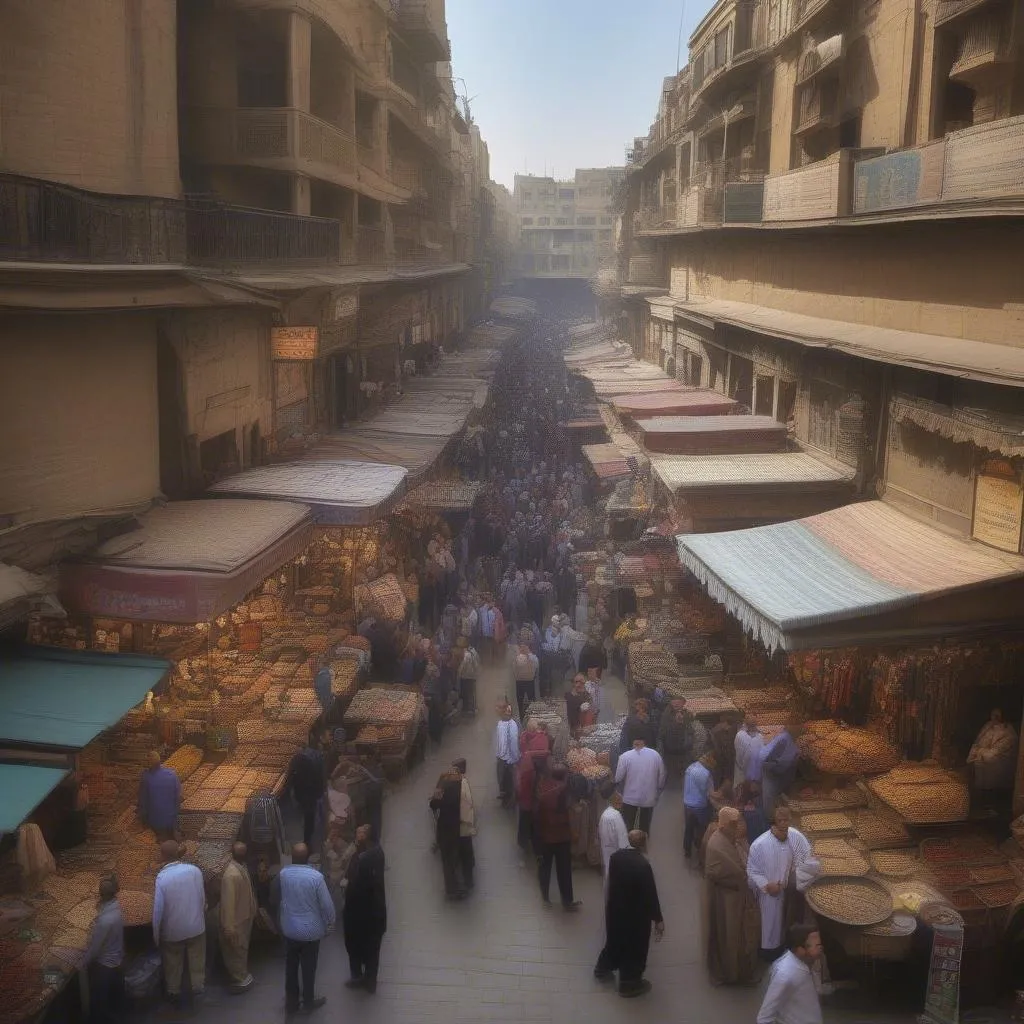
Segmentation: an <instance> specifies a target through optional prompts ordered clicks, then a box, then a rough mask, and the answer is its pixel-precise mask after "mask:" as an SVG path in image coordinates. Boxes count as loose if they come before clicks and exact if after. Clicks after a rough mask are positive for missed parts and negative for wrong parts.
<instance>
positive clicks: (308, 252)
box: [0, 0, 489, 564]
mask: <svg viewBox="0 0 1024 1024" xmlns="http://www.w3.org/2000/svg"><path fill="white" fill-rule="evenodd" d="M448 60H449V45H448V40H447V29H446V24H445V17H444V4H443V0H345V2H342V0H297V2H296V0H225V2H222V3H217V4H212V3H208V2H206V0H177V2H176V0H128V2H125V0H97V2H95V3H90V4H81V3H77V2H73V0H54V2H52V3H46V4H35V5H32V4H7V5H4V7H3V10H2V11H0V362H2V365H3V369H4V372H3V374H2V378H3V381H4V384H3V385H0V389H2V395H0V408H2V409H3V413H2V422H3V430H2V431H0V434H2V436H3V441H2V442H0V476H2V477H3V479H4V481H5V488H4V499H5V500H4V502H3V506H2V509H0V515H2V517H3V521H4V523H5V525H7V526H9V527H23V529H20V530H18V531H16V532H17V533H18V536H19V538H20V539H19V541H18V545H17V546H16V547H17V551H18V557H20V558H22V560H23V561H24V562H25V563H26V564H33V563H35V562H46V561H48V560H49V559H50V558H51V557H52V556H54V554H55V553H56V552H57V551H59V550H60V549H61V546H62V545H63V544H70V543H71V542H72V538H77V539H76V540H75V544H78V545H86V546H87V545H88V544H89V543H90V537H92V536H93V535H94V533H95V530H94V529H92V527H94V526H95V525H96V524H97V523H102V522H103V521H104V520H105V519H106V518H108V517H110V516H116V515H122V514H125V513H126V512H131V511H132V510H135V509H137V508H139V507H144V506H146V505H147V504H148V503H149V502H150V501H152V500H153V499H154V498H155V497H156V496H157V495H158V494H161V493H162V494H165V495H167V496H170V497H186V496H190V495H194V494H196V493H199V492H200V491H201V490H202V489H203V488H204V487H205V485H206V484H207V483H209V481H210V480H211V479H212V478H214V477H215V476H217V475H218V474H221V473H223V472H224V471H226V470H228V469H231V468H241V467H244V466H248V465H251V464H254V463H258V462H260V461H262V460H264V459H266V458H271V457H276V456H279V455H281V454H283V453H286V452H288V451H290V450H292V449H293V448H294V447H295V446H296V445H297V444H301V443H302V440H303V439H304V438H306V437H308V436H310V435H311V434H313V433H315V432H324V431H330V430H332V429H338V428H340V427H342V426H343V425H344V424H346V423H350V422H351V421H352V420H353V419H355V418H358V417H359V416H361V415H363V414H364V413H365V412H366V411H367V410H368V408H370V407H371V406H372V403H373V402H374V401H376V400H377V399H375V398H373V397H371V396H372V395H379V394H382V393H387V391H388V390H389V389H394V388H396V387H398V386H400V383H401V378H402V373H403V367H404V366H405V365H406V363H407V360H408V359H409V358H411V357H414V356H415V355H416V352H417V351H418V347H419V346H424V345H428V344H431V343H444V342H445V341H447V340H448V339H449V338H451V337H452V336H453V335H455V334H458V333H459V332H461V331H462V330H463V328H464V327H465V325H466V322H467V318H469V317H472V316H473V315H476V314H477V313H478V312H479V311H480V310H482V309H484V308H486V303H487V296H485V295H483V294H478V292H479V290H480V288H481V282H482V281H483V280H484V275H483V274H482V273H481V272H479V271H477V270H475V269H474V265H475V263H476V262H477V261H482V260H483V258H484V257H483V253H484V250H485V248H486V246H485V242H484V240H483V238H482V237H480V233H481V232H482V231H483V229H484V224H485V222H484V220H483V218H482V217H481V216H480V207H481V204H482V202H483V196H484V194H485V192H486V187H487V185H488V184H489V183H488V181H487V174H488V170H487V167H486V166H485V165H484V166H480V164H479V161H480V160H481V158H482V156H483V155H485V153H486V147H484V146H483V145H482V140H480V139H479V132H476V134H475V135H474V133H473V131H472V130H471V126H470V125H469V124H468V123H467V121H466V119H465V118H464V117H463V116H462V114H460V112H459V111H458V109H457V107H456V103H455V94H454V91H453V88H452V80H451V70H450V65H449V64H448ZM287 329H292V330H291V331H290V332H289V330H287ZM371 385H372V386H371ZM58 519H59V520H60V521H61V522H62V523H64V524H72V525H67V526H65V527H64V528H63V535H62V536H63V537H64V539H63V540H58V541H54V540H52V537H53V535H54V530H53V527H52V524H53V523H54V521H55V520H58ZM83 523H84V524H86V527H88V528H86V527H83V526H82V524H83ZM45 524H49V525H45ZM75 524H77V525H75ZM33 531H35V533H37V534H38V536H39V538H40V546H39V548H38V550H36V551H35V553H34V554H31V553H29V552H30V550H31V549H32V545H31V544H26V543H24V539H25V537H27V536H29V535H31V534H33ZM9 535H10V534H9ZM5 553H9V552H6V551H5V550H0V560H3V559H4V557H5Z"/></svg>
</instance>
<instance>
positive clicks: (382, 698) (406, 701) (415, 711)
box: [345, 688, 423, 725]
mask: <svg viewBox="0 0 1024 1024" xmlns="http://www.w3.org/2000/svg"><path fill="white" fill-rule="evenodd" d="M422 708H423V698H422V697H420V696H419V694H416V693H408V692H407V691H405V690H386V689H383V688H374V689H370V690H361V691H360V692H359V693H357V694H356V695H355V697H354V698H353V699H352V703H351V704H349V706H348V710H347V711H346V712H345V724H346V725H376V724H380V723H382V722H394V723H398V724H404V723H407V722H411V721H412V720H413V719H415V718H417V717H418V716H419V714H420V713H421V711H422Z"/></svg>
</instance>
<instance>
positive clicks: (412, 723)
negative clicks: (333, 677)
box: [343, 686, 427, 780]
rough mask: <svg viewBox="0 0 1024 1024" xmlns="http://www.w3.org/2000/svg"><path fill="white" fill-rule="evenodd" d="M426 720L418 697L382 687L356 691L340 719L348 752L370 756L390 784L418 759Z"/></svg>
mask: <svg viewBox="0 0 1024 1024" xmlns="http://www.w3.org/2000/svg"><path fill="white" fill-rule="evenodd" d="M426 720H427V712H426V706H425V704H424V702H423V697H422V695H421V694H419V693H418V692H414V691H410V690H405V689H399V688H389V687H384V686H379V687H377V686H375V687H371V688H369V689H366V690H360V691H359V693H357V694H356V695H355V696H354V697H353V698H352V701H351V703H350V704H349V706H348V710H347V711H346V712H345V716H344V718H343V722H344V724H345V728H346V730H347V732H348V737H349V739H348V743H349V745H350V746H351V748H352V752H353V753H358V752H360V751H361V750H364V751H370V752H372V753H373V755H374V756H375V758H376V759H377V760H378V761H379V763H380V764H381V766H382V768H383V770H384V772H385V773H386V774H387V776H388V778H390V779H392V780H395V779H399V778H401V777H402V776H403V775H404V774H405V773H406V772H407V771H408V770H409V768H411V767H412V766H413V765H414V764H415V763H416V762H417V761H418V760H419V759H420V758H422V756H423V749H424V743H425V740H424V736H425V729H426Z"/></svg>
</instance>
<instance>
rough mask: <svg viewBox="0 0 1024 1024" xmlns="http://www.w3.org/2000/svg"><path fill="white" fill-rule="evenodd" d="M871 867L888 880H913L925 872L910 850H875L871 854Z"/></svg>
mask: <svg viewBox="0 0 1024 1024" xmlns="http://www.w3.org/2000/svg"><path fill="white" fill-rule="evenodd" d="M871 866H872V867H873V868H874V869H875V870H876V871H877V872H878V873H879V874H880V875H885V876H886V877H887V878H913V877H914V876H915V875H919V874H920V873H921V872H922V871H924V870H925V867H924V865H923V864H922V863H921V862H920V861H919V860H918V859H917V855H916V854H915V853H914V852H913V851H910V850H875V851H874V852H872V854H871Z"/></svg>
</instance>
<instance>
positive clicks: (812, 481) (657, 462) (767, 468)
mask: <svg viewBox="0 0 1024 1024" xmlns="http://www.w3.org/2000/svg"><path fill="white" fill-rule="evenodd" d="M651 468H652V469H653V470H654V473H655V475H656V476H657V477H658V479H659V480H660V481H661V482H662V483H663V484H664V485H665V486H666V487H667V488H668V489H669V490H670V491H671V492H672V493H673V494H674V493H677V492H680V491H699V490H711V489H714V488H721V489H723V490H725V489H728V488H748V487H770V488H779V487H790V488H801V489H805V488H808V487H813V486H815V485H830V484H841V483H845V482H848V481H850V480H852V479H853V470H852V469H851V470H848V471H843V470H841V469H838V468H833V467H832V466H828V465H826V464H825V463H824V462H820V461H819V460H818V459H816V458H814V457H813V456H811V455H808V454H806V453H805V452H769V453H766V454H762V455H655V456H652V458H651Z"/></svg>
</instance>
